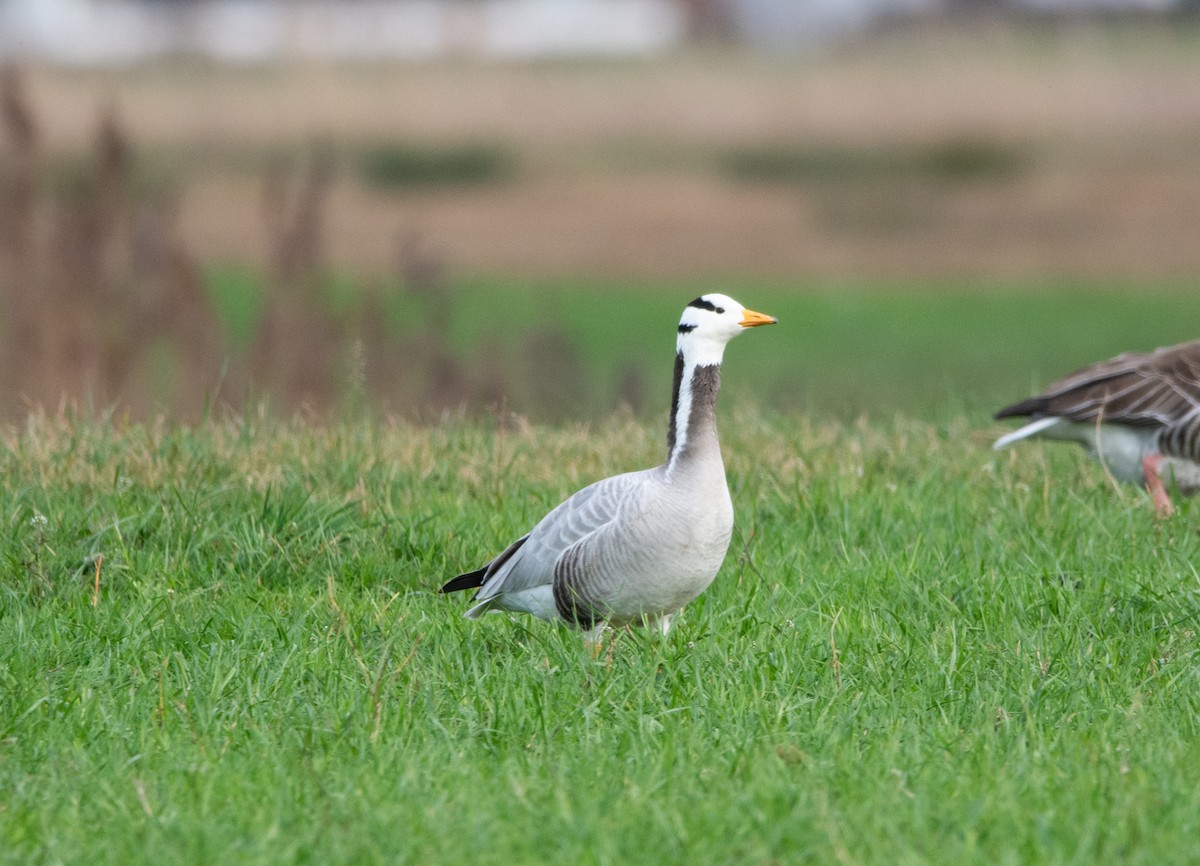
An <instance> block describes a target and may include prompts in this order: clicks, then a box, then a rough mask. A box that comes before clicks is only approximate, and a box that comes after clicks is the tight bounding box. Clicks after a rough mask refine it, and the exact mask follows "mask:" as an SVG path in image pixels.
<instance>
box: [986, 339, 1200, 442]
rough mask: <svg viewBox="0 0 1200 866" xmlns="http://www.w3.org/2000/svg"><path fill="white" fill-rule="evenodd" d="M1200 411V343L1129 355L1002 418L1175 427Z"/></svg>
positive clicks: (1073, 377)
mask: <svg viewBox="0 0 1200 866" xmlns="http://www.w3.org/2000/svg"><path fill="white" fill-rule="evenodd" d="M1198 407H1200V340H1196V341H1193V342H1190V343H1183V344H1181V345H1178V346H1171V347H1168V348H1165V349H1157V350H1155V351H1153V352H1127V353H1125V354H1124V355H1118V356H1117V357H1116V358H1113V359H1111V360H1108V361H1102V362H1100V363H1099V364H1093V365H1092V366H1090V367H1085V368H1083V369H1082V370H1077V371H1075V372H1074V373H1071V374H1070V375H1069V376H1065V377H1063V378H1062V379H1059V380H1058V381H1057V382H1055V383H1054V384H1052V385H1050V386H1049V387H1048V388H1046V390H1045V391H1043V392H1042V393H1041V394H1038V395H1037V396H1036V397H1030V398H1029V399H1028V400H1022V401H1021V402H1019V403H1013V404H1012V405H1011V406H1005V407H1004V408H1003V409H1001V410H1000V411H999V412H997V413H996V415H995V417H996V418H1011V417H1022V416H1031V417H1035V418H1036V417H1043V416H1047V415H1050V416H1056V417H1061V418H1067V419H1070V420H1071V421H1096V420H1097V419H1100V420H1103V421H1108V422H1112V423H1114V424H1126V425H1129V426H1133V427H1157V426H1169V425H1171V424H1172V423H1175V422H1178V421H1180V420H1182V419H1183V418H1185V417H1186V416H1188V415H1189V414H1191V413H1192V412H1194V411H1195V410H1196V409H1197V408H1198Z"/></svg>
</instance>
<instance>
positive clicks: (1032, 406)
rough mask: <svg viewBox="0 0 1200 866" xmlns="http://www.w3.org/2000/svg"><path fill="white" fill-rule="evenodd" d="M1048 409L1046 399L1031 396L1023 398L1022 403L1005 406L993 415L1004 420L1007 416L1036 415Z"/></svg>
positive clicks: (1024, 416)
mask: <svg viewBox="0 0 1200 866" xmlns="http://www.w3.org/2000/svg"><path fill="white" fill-rule="evenodd" d="M1045 409H1046V401H1045V400H1043V399H1041V398H1039V397H1030V398H1029V399H1028V400H1022V401H1021V402H1020V403H1013V404H1012V405H1011V406H1005V407H1004V408H1003V409H1001V410H999V411H998V412H997V413H996V414H995V415H993V416H992V418H994V419H995V420H997V421H1002V420H1003V419H1005V418H1028V417H1030V416H1032V415H1036V414H1038V413H1039V412H1044V411H1045Z"/></svg>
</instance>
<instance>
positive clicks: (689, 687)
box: [0, 293, 1200, 866]
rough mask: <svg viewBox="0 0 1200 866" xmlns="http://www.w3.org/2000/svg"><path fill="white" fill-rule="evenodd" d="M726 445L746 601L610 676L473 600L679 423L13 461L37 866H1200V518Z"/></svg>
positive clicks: (2, 620) (927, 438)
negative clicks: (473, 574)
mask: <svg viewBox="0 0 1200 866" xmlns="http://www.w3.org/2000/svg"><path fill="white" fill-rule="evenodd" d="M740 294H745V293H740ZM755 302H756V303H757V299H755ZM763 306H768V305H767V304H764V305H763ZM596 309H600V307H597V308H596ZM791 309H792V310H794V311H795V312H796V313H797V314H799V313H800V311H801V310H802V309H803V305H800V304H799V303H797V304H796V305H795V306H794V307H792V308H791ZM666 312H667V311H666V309H665V307H664V315H666ZM782 312H783V313H784V315H785V316H786V315H787V314H788V312H789V309H788V308H784V309H783V310H782ZM885 312H886V310H878V311H876V314H877V316H878V317H879V318H878V319H873V321H876V320H884V319H887V318H888V317H887V316H886V315H885ZM963 315H964V316H965V314H963ZM785 321H786V319H785ZM905 321H907V320H905ZM816 332H818V333H819V332H820V329H816ZM785 333H786V332H785V330H784V327H783V326H781V327H780V328H778V329H775V333H774V334H772V333H771V332H763V333H760V334H757V335H756V336H758V337H761V338H763V339H761V340H754V341H752V340H751V339H749V338H746V340H745V341H744V342H745V344H746V345H735V346H734V347H733V349H732V350H731V352H730V355H731V360H732V359H733V358H737V360H739V361H745V362H746V364H750V363H752V362H751V360H749V359H751V358H753V357H754V352H755V351H756V350H755V349H753V348H752V347H753V346H755V345H756V344H762V345H765V344H766V343H767V341H768V338H769V337H770V336H778V335H782V334H785ZM965 340H966V338H965V337H964V342H965ZM864 341H865V340H864ZM797 342H798V343H799V341H797ZM742 350H745V351H742ZM758 363H762V362H761V361H759V362H758ZM730 366H731V369H735V368H736V367H737V365H735V364H732V363H731V365H730ZM752 372H753V370H744V371H742V374H739V375H745V374H748V373H752ZM748 383H749V379H743V380H742V382H741V383H740V384H739V387H746V385H747V384H748ZM721 424H722V439H723V444H724V449H725V453H726V457H727V465H728V469H729V474H730V479H731V487H732V493H733V500H734V505H735V510H736V514H737V529H736V532H735V538H734V543H733V546H732V548H731V551H730V555H729V557H728V558H727V561H726V563H725V565H724V567H723V568H722V570H721V573H720V574H719V575H718V577H717V580H716V582H715V583H714V585H713V586H712V587H711V588H710V590H709V591H708V592H707V593H706V594H705V595H704V596H702V597H701V599H700V600H698V601H697V602H696V603H694V604H693V605H692V606H691V607H689V609H688V610H687V611H686V612H685V614H684V616H683V617H682V619H681V621H680V622H679V623H678V624H677V626H676V627H675V629H674V630H673V631H672V633H671V634H670V635H669V636H668V637H667V638H666V639H657V638H654V637H652V636H649V635H645V634H642V633H640V632H635V633H625V632H623V633H620V634H618V635H616V637H615V639H614V640H612V641H611V642H610V643H609V646H608V648H607V649H606V651H605V652H603V653H602V654H601V655H600V656H599V657H593V656H592V655H590V654H589V652H588V651H587V650H586V649H585V648H584V646H583V645H582V643H581V641H580V639H579V636H578V635H577V634H576V633H574V632H571V631H569V630H567V629H557V628H554V627H552V626H549V625H546V624H541V623H536V622H532V621H530V620H527V619H520V618H516V617H509V616H506V615H495V616H490V617H487V618H485V619H484V620H482V621H479V622H469V621H466V620H464V619H462V618H461V617H460V614H461V612H462V610H463V609H464V608H465V606H466V601H465V599H463V598H461V597H446V596H438V595H436V594H435V592H434V589H435V587H437V586H438V585H439V584H440V583H441V581H442V580H443V579H444V578H446V577H447V576H449V575H453V574H454V573H456V572H457V571H459V570H462V569H465V568H470V567H473V566H476V565H478V564H479V563H480V562H482V561H484V560H485V559H486V558H487V557H488V556H490V555H492V554H494V553H495V552H496V551H497V550H498V549H499V548H500V547H501V546H502V545H503V544H504V543H506V542H507V541H508V540H510V539H511V538H513V537H515V536H516V535H517V534H519V533H520V532H522V531H524V530H525V529H526V528H527V527H528V526H529V524H530V523H531V522H532V521H533V520H535V519H536V518H537V517H538V516H540V515H541V514H542V513H544V511H545V510H546V509H547V508H548V507H549V506H551V505H553V504H554V503H555V502H557V501H558V500H559V499H560V498H561V497H562V496H563V495H564V494H566V493H568V492H569V491H570V490H572V489H574V488H576V487H577V486H579V485H580V484H582V483H584V482H585V481H588V480H591V479H594V478H596V477H599V476H601V475H605V474H608V473H611V472H614V471H618V470H621V469H631V468H636V467H640V466H644V465H648V464H650V463H652V462H654V461H655V460H657V459H660V458H661V455H662V452H663V431H662V424H661V423H659V422H654V423H650V424H643V423H640V422H637V421H634V420H633V419H630V418H629V417H623V418H621V417H617V418H610V419H608V420H606V421H604V422H602V423H598V424H596V425H592V426H583V425H574V426H570V427H568V428H547V427H520V428H518V429H505V428H504V427H503V426H500V425H497V424H495V423H494V422H490V421H484V422H481V423H475V422H465V421H458V422H453V423H448V424H446V425H443V426H439V427H415V426H409V425H406V424H378V423H371V422H365V421H364V422H361V423H355V424H344V423H339V424H333V425H329V426H320V425H313V424H311V423H295V424H288V425H283V424H279V423H276V422H271V421H269V420H263V419H254V418H245V419H242V420H240V421H237V422H221V423H217V422H211V423H208V424H205V425H201V426H197V427H179V426H171V425H165V424H164V425H155V426H150V427H143V426H126V425H121V424H117V423H113V422H111V420H108V419H106V420H102V421H99V422H93V421H88V420H80V419H71V418H60V419H46V418H44V417H39V416H35V417H34V418H32V419H31V420H30V421H29V422H28V424H27V425H26V426H25V427H23V428H21V429H15V428H12V427H7V428H4V429H3V431H2V433H0V435H2V437H3V443H4V449H3V451H0V473H3V477H4V479H5V485H4V494H3V512H2V513H3V515H4V522H5V531H4V532H3V533H2V534H0V558H2V561H3V562H4V563H5V567H4V569H3V571H2V572H0V791H3V792H4V793H3V794H2V795H0V863H6V864H7V863H11V864H18V863H19V864H29V863H46V864H49V863H60V864H85V863H86V864H89V866H92V864H122V866H128V864H143V863H144V864H158V863H175V864H206V863H240V864H272V866H274V864H292V863H294V864H301V863H363V864H366V863H384V862H386V863H397V864H408V863H411V864H428V863H463V862H471V863H478V864H493V863H494V864H512V863H555V864H558V863H565V862H575V863H585V864H617V863H622V864H627V863H647V864H650V863H653V864H660V863H667V862H681V861H685V860H686V861H687V862H697V863H714V864H715V863H754V864H771V863H803V862H815V863H832V862H841V863H859V864H887V866H895V864H918V863H919V864H941V863H945V864H955V866H960V864H976V863H977V864H988V866H992V864H997V863H1081V864H1082V863H1087V864H1107V863H1112V864H1116V863H1120V864H1147V866H1149V864H1154V866H1161V864H1174V863H1178V864H1184V863H1191V862H1194V859H1195V840H1196V816H1197V815H1198V814H1200V793H1198V789H1197V786H1196V784H1195V779H1196V776H1197V773H1198V772H1200V757H1198V756H1200V752H1197V750H1196V748H1195V742H1196V737H1197V733H1198V730H1197V719H1200V677H1198V675H1197V671H1198V670H1200V669H1198V668H1197V665H1196V662H1197V658H1198V655H1197V654H1198V652H1200V647H1198V644H1197V639H1196V628H1197V617H1198V616H1200V575H1198V574H1197V570H1196V562H1197V561H1198V560H1200V536H1198V535H1197V533H1196V532H1195V531H1194V524H1195V516H1196V510H1195V508H1196V507H1195V503H1193V502H1185V503H1183V504H1182V507H1181V509H1180V511H1179V512H1178V513H1177V515H1176V517H1175V518H1174V519H1172V520H1170V521H1169V522H1165V523H1159V522H1156V521H1155V519H1154V518H1153V516H1152V510H1151V508H1150V507H1149V503H1148V501H1147V499H1146V497H1145V495H1144V494H1143V493H1141V492H1140V491H1137V490H1134V489H1132V488H1122V489H1121V490H1118V491H1114V490H1113V489H1112V487H1111V485H1110V484H1109V482H1108V480H1107V479H1106V478H1105V477H1104V475H1103V472H1102V471H1101V469H1100V467H1099V466H1097V465H1096V464H1094V463H1090V462H1087V461H1085V459H1084V457H1083V455H1082V453H1081V452H1080V451H1078V450H1077V449H1070V448H1063V447H1060V448H1057V449H1055V448H1053V447H1045V448H1043V447H1039V446H1037V445H1031V446H1029V447H1027V448H1022V449H1016V450H1013V451H1009V452H1005V453H1003V454H996V453H994V452H991V451H990V450H988V449H987V447H986V446H987V441H986V438H981V437H980V436H978V435H977V434H976V433H975V432H974V430H973V425H972V423H970V422H968V420H967V419H966V418H965V417H963V416H957V417H947V418H946V419H945V420H943V421H941V422H939V423H936V424H934V423H929V422H926V421H914V420H911V419H905V418H893V419H890V420H884V421H869V422H855V423H851V424H847V423H841V422H837V421H829V420H826V421H814V420H812V419H809V418H805V417H800V416H794V415H789V416H774V415H771V414H769V413H766V414H764V413H762V412H758V411H752V410H748V409H737V408H735V407H732V406H730V405H728V404H726V405H724V406H723V407H722V411H721Z"/></svg>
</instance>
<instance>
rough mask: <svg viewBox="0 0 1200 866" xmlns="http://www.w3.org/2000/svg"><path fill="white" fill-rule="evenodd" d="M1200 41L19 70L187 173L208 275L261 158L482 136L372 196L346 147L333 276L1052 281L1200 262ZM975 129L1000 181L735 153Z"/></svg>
mask: <svg viewBox="0 0 1200 866" xmlns="http://www.w3.org/2000/svg"><path fill="white" fill-rule="evenodd" d="M1198 53H1200V29H1197V27H1196V26H1195V25H1190V26H1186V27H1185V26H1182V25H1180V26H1165V25H1164V26H1157V25H1149V24H1139V25H1136V26H1134V25H1127V26H1124V27H1116V26H1071V27H1055V28H1048V27H1024V28H1018V27H1011V26H1000V25H994V24H987V25H979V26H975V27H972V28H969V29H945V28H939V29H925V30H906V31H892V32H885V33H880V34H875V35H873V36H871V37H870V38H865V39H862V40H860V41H858V42H855V43H853V44H849V45H844V46H841V47H840V48H838V49H837V50H833V51H829V52H827V53H824V54H821V55H820V56H809V57H803V58H781V57H773V58H772V57H766V58H764V57H756V56H751V55H747V54H742V53H734V52H693V53H687V54H684V55H681V56H676V57H672V58H668V59H666V60H662V61H655V62H639V63H621V64H614V63H590V62H589V63H583V62H581V63H554V64H530V65H480V64H466V63H463V64H434V65H428V66H378V65H370V66H367V65H364V66H331V65H285V66H279V67H273V68H255V69H236V68H217V67H211V66H206V65H198V64H195V63H181V64H176V65H172V66H164V67H156V68H153V69H128V70H108V71H104V72H81V71H67V70H54V69H39V70H32V74H31V76H30V91H31V94H32V102H33V104H35V105H36V106H37V111H38V114H39V120H40V122H41V123H42V125H43V129H44V135H45V141H46V143H47V144H48V146H49V147H51V148H52V149H54V150H57V151H59V152H71V151H75V150H78V149H81V148H82V147H84V146H85V145H86V143H87V142H88V141H89V140H90V137H91V136H92V134H93V133H92V130H93V128H94V123H95V118H96V116H97V114H98V112H99V111H100V110H101V109H102V108H103V107H104V106H107V105H115V106H116V107H117V110H118V111H119V113H120V116H121V118H122V121H123V123H124V124H125V125H126V126H127V128H128V131H129V135H130V138H131V140H132V141H133V142H135V146H136V147H137V148H138V151H139V153H142V154H149V155H152V156H154V157H155V158H156V159H157V160H158V161H159V162H160V163H162V164H163V165H165V166H167V168H164V169H162V173H165V174H168V175H169V176H171V177H173V178H175V179H177V180H178V181H179V182H180V183H182V184H183V185H184V186H183V194H182V198H181V215H180V231H181V233H182V235H183V237H185V238H186V239H187V240H188V243H189V244H190V245H191V247H192V252H193V254H194V255H195V256H196V257H197V258H199V259H200V260H202V261H206V260H212V259H223V260H228V259H240V260H245V261H249V262H254V261H255V260H256V259H257V257H259V256H261V254H262V250H263V249H264V247H265V246H266V245H265V244H264V243H263V239H262V234H263V232H264V225H263V222H264V221H263V219H262V214H261V199H262V183H263V180H262V174H263V172H262V170H261V167H262V166H263V165H264V164H265V163H266V162H267V161H268V160H269V158H270V157H271V155H272V154H281V153H282V154H296V153H301V154H302V153H304V152H305V151H306V149H307V148H308V147H309V146H310V145H312V144H313V143H314V142H325V143H327V144H331V146H333V147H334V148H340V149H341V150H342V151H343V152H345V153H350V152H352V151H353V149H354V148H356V147H362V146H364V145H367V144H370V143H373V142H379V141H420V142H435V143H436V142H454V143H459V142H464V141H487V142H496V143H499V144H500V145H502V146H504V147H505V148H508V149H509V150H510V151H511V152H512V153H513V155H514V157H515V160H516V164H517V165H518V170H517V173H516V175H515V176H513V177H511V178H508V179H507V180H505V181H504V182H502V183H498V184H495V185H492V186H480V187H477V188H473V189H445V190H441V191H436V190H435V191H422V192H419V193H401V194H385V193H383V192H378V191H374V190H372V189H370V188H368V187H367V186H366V185H364V183H363V182H362V181H361V180H360V179H359V178H358V177H357V176H356V175H355V174H354V172H353V171H352V170H351V169H350V168H349V167H348V165H349V164H348V162H347V161H346V160H342V161H341V162H340V163H339V169H338V171H337V173H336V175H335V178H334V180H333V182H332V185H331V188H330V193H329V205H328V213H327V214H326V227H325V230H326V236H327V238H328V244H329V249H330V251H331V255H332V258H333V261H334V264H335V265H337V266H339V267H344V268H346V269H348V270H350V271H354V272H381V271H388V270H391V269H393V268H394V267H395V264H396V258H397V255H398V253H397V246H398V244H399V243H400V240H399V239H401V238H405V237H409V236H411V234H412V233H413V232H418V233H419V234H420V235H421V236H422V237H423V238H425V240H426V242H427V243H428V244H430V245H431V247H433V248H435V249H437V250H438V251H439V253H440V255H442V256H443V257H444V258H445V260H446V261H447V262H449V263H450V264H451V266H452V267H454V268H456V269H463V270H465V271H489V272H507V273H519V274H527V275H530V276H539V277H544V276H551V275H555V274H581V273H587V274H612V275H614V276H627V275H655V276H693V275H700V274H711V273H714V272H716V273H725V272H727V273H744V274H764V275H801V276H803V275H879V276H922V275H946V274H964V275H969V274H988V275H998V274H999V275H1021V274H1030V273H1037V274H1044V273H1069V274H1103V275H1108V276H1111V275H1127V276H1159V275H1165V274H1170V275H1178V274H1187V273H1194V272H1195V271H1196V270H1197V269H1200V244H1197V243H1196V242H1195V237H1194V234H1195V226H1196V225H1197V218H1198V217H1200V147H1197V146H1196V142H1197V141H1200V63H1197V62H1195V61H1196V58H1197V54H1198ZM964 138H967V139H970V140H978V141H989V142H990V141H996V142H1000V143H1001V144H1002V145H1003V146H1004V147H1005V148H1008V149H1010V150H1012V151H1013V152H1016V153H1019V154H1021V156H1022V162H1021V165H1022V168H1021V170H1020V171H1018V172H1015V173H1013V174H1012V175H1011V176H1006V177H1001V178H975V179H969V180H962V181H958V182H934V181H929V180H925V181H916V182H914V181H913V180H912V179H905V178H895V177H866V178H864V177H861V176H857V175H855V174H853V173H849V174H847V175H845V176H833V177H826V178H822V179H820V180H818V181H811V180H810V181H804V180H800V181H789V182H777V183H763V182H756V183H751V182H744V181H739V180H737V179H736V178H731V177H729V176H727V175H723V174H722V173H721V172H720V170H719V165H720V160H721V157H722V155H723V154H726V153H727V152H728V151H729V150H730V149H732V148H738V147H744V146H747V145H757V144H764V143H765V144H773V145H783V146H802V147H808V146H820V147H823V148H833V149H836V148H839V147H842V148H850V149H859V150H861V149H863V148H872V149H875V150H880V149H883V150H886V149H887V148H889V147H897V148H899V147H908V146H913V145H914V144H915V145H917V146H937V145H938V144H939V143H940V142H946V141H958V140H962V139H964Z"/></svg>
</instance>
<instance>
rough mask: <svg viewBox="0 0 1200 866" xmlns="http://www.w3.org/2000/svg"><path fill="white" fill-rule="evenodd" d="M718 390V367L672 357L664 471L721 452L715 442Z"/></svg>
mask: <svg viewBox="0 0 1200 866" xmlns="http://www.w3.org/2000/svg"><path fill="white" fill-rule="evenodd" d="M720 389H721V364H720V362H719V361H718V362H717V363H708V364H704V363H695V362H689V361H688V360H687V359H686V358H685V357H684V354H683V352H678V353H677V354H676V355H675V384H674V387H673V389H672V394H671V422H670V425H669V426H668V428H667V469H668V470H670V469H674V468H675V467H677V466H679V465H682V464H686V463H689V462H691V461H693V460H695V459H697V458H699V457H702V456H704V455H706V454H710V453H712V452H716V455H717V458H718V459H720V455H721V450H720V445H719V444H718V442H717V392H718V391H719V390H720Z"/></svg>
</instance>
